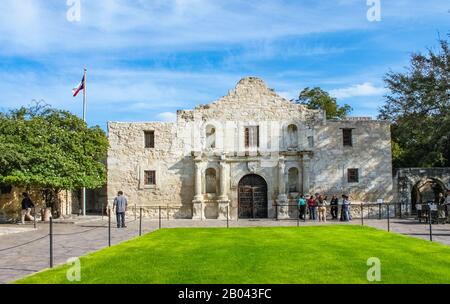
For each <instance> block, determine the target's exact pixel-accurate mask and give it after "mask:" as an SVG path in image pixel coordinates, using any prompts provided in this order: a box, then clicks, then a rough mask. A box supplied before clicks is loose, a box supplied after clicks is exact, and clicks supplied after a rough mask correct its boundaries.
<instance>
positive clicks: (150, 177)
mask: <svg viewBox="0 0 450 304" xmlns="http://www.w3.org/2000/svg"><path fill="white" fill-rule="evenodd" d="M144 184H145V185H146V186H153V185H156V171H145V172H144Z"/></svg>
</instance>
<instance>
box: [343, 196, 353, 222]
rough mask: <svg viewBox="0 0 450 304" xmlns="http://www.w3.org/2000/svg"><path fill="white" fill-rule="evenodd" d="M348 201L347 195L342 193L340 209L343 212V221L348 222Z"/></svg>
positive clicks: (349, 218)
mask: <svg viewBox="0 0 450 304" xmlns="http://www.w3.org/2000/svg"><path fill="white" fill-rule="evenodd" d="M350 204H351V203H350V201H349V199H348V196H347V195H342V209H343V213H344V222H348V221H350V220H351V216H350Z"/></svg>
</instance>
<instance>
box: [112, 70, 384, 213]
mask: <svg viewBox="0 0 450 304" xmlns="http://www.w3.org/2000/svg"><path fill="white" fill-rule="evenodd" d="M255 126H257V127H258V132H259V141H258V143H259V146H258V147H246V142H245V141H246V139H245V137H246V136H245V132H246V127H255ZM342 128H352V129H353V130H354V131H353V133H354V134H353V140H354V145H353V147H351V148H346V147H343V142H342V141H343V139H342V130H341V129H342ZM211 130H213V131H211ZM292 130H295V131H292ZM145 131H154V132H155V148H150V149H147V148H145V147H144V132H145ZM108 132H109V141H110V149H109V152H108V162H107V166H108V186H107V193H108V202H109V203H110V204H111V203H112V201H113V199H114V197H115V196H116V194H117V192H118V191H120V190H122V191H124V192H125V195H126V196H127V197H128V198H129V202H130V204H131V205H132V206H134V205H136V206H173V207H176V208H180V209H179V210H180V211H178V212H176V213H175V214H173V215H171V216H172V217H185V218H192V217H194V218H202V219H205V218H217V217H219V218H222V219H223V218H224V214H223V212H224V210H226V208H225V207H224V206H226V205H228V204H229V206H230V207H231V208H230V210H231V217H232V218H233V219H236V218H237V215H238V185H239V181H240V180H241V179H242V178H243V177H244V176H245V175H247V174H257V175H260V176H261V177H263V178H264V180H265V181H266V182H267V186H268V207H269V216H270V217H273V216H275V208H274V207H273V206H274V205H275V204H277V202H286V199H287V197H289V196H292V195H295V193H297V194H298V193H305V194H310V193H315V192H321V193H324V194H327V195H331V194H341V193H343V192H345V193H349V194H350V196H351V199H352V200H353V201H355V202H357V201H369V202H375V201H376V200H377V199H380V198H383V199H384V200H385V201H390V200H391V199H392V167H391V146H390V144H391V142H390V130H389V124H388V123H387V122H383V121H371V120H352V119H349V120H345V121H331V120H328V121H327V120H326V119H325V113H324V112H322V111H315V110H309V109H307V108H305V107H304V106H302V105H299V104H295V103H293V102H291V101H288V100H286V99H284V98H282V97H280V96H278V95H277V94H276V93H275V92H274V91H273V90H271V89H269V88H267V86H266V85H265V83H264V82H263V81H262V80H260V79H258V78H254V77H249V78H245V79H243V80H241V81H240V82H239V83H238V84H237V86H236V88H235V89H234V90H231V91H230V92H229V93H228V94H227V95H226V96H225V97H223V98H220V99H219V100H218V101H216V102H213V103H211V104H208V105H202V106H199V107H197V108H195V109H193V110H183V111H178V112H177V121H176V122H175V123H151V122H148V123H121V122H109V124H108ZM252 132H253V131H252ZM211 134H213V135H211ZM212 143H213V144H212ZM293 143H294V144H293ZM348 168H358V169H359V171H360V181H359V183H356V184H349V183H348V182H347V176H346V171H347V169H348ZM148 170H152V171H156V180H157V183H156V185H154V186H147V185H145V181H144V172H145V171H148ZM207 170H209V171H208V172H215V174H216V175H215V179H216V182H217V189H216V191H215V193H206V192H207V191H206V186H205V185H206V172H207ZM290 170H293V171H292V172H297V179H296V180H295V181H294V182H292V180H290V179H289V172H291V171H290ZM210 178H211V177H210ZM293 183H294V184H297V185H298V186H297V187H294V188H295V189H294V193H292V194H291V193H290V187H292V185H293ZM294 186H295V185H294ZM224 208H225V209H224ZM150 210H153V209H150ZM151 212H153V211H148V213H149V216H150V215H151V214H150V213H151ZM283 212H284V213H286V210H285V211H283ZM225 215H226V214H225Z"/></svg>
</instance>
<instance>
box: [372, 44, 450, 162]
mask: <svg viewBox="0 0 450 304" xmlns="http://www.w3.org/2000/svg"><path fill="white" fill-rule="evenodd" d="M439 44H440V49H439V51H435V50H431V49H430V50H428V53H427V54H425V55H424V54H413V55H412V57H411V63H410V66H409V68H408V69H407V71H405V72H403V73H394V72H389V73H388V74H387V75H386V76H385V82H386V85H387V87H388V88H389V89H390V91H391V92H390V94H389V95H387V96H386V102H385V104H384V106H383V107H382V108H381V109H380V115H379V117H380V118H381V119H387V120H390V121H392V138H393V142H394V145H393V157H394V167H396V168H399V167H443V166H450V48H449V44H448V41H444V40H441V41H440V43H439Z"/></svg>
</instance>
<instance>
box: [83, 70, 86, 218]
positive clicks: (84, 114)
mask: <svg viewBox="0 0 450 304" xmlns="http://www.w3.org/2000/svg"><path fill="white" fill-rule="evenodd" d="M86 76H87V69H86V68H85V69H84V78H83V79H84V90H83V121H84V122H86V90H87V78H86ZM83 216H86V187H83Z"/></svg>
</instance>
